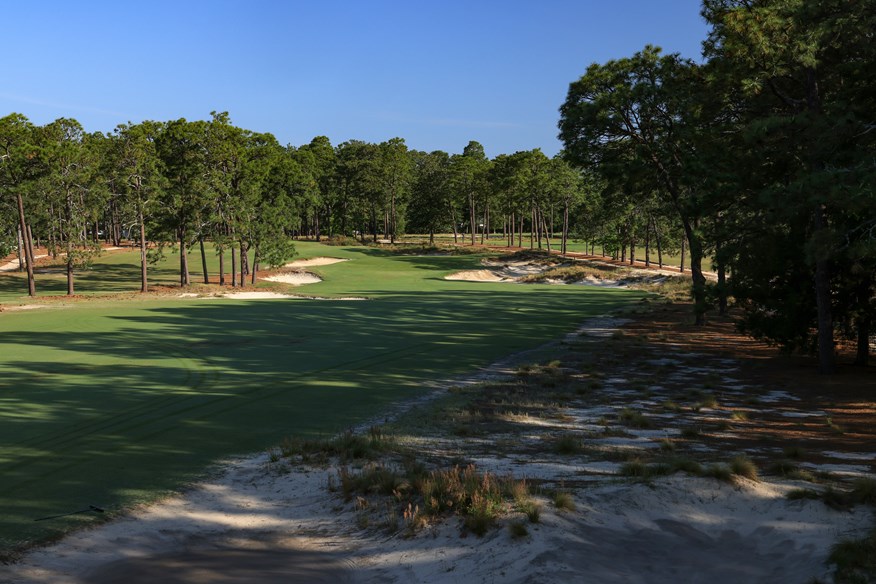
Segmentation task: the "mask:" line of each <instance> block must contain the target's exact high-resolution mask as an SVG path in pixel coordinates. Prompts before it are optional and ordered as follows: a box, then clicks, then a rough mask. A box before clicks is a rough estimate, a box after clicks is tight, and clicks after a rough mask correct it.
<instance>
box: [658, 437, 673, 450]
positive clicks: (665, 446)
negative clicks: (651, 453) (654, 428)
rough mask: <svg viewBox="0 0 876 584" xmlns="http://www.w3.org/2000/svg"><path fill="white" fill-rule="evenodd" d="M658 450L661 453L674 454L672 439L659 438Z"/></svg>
mask: <svg viewBox="0 0 876 584" xmlns="http://www.w3.org/2000/svg"><path fill="white" fill-rule="evenodd" d="M660 450H662V451H663V452H675V442H674V441H673V440H672V438H661V439H660Z"/></svg>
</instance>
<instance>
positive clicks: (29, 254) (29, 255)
mask: <svg viewBox="0 0 876 584" xmlns="http://www.w3.org/2000/svg"><path fill="white" fill-rule="evenodd" d="M16 198H17V203H18V226H19V229H21V233H22V235H23V236H24V238H25V240H26V241H25V242H24V261H25V262H26V263H27V293H28V295H29V296H36V282H35V281H34V279H33V245H32V244H31V237H30V230H29V229H28V225H27V221H25V218H24V202H23V201H22V200H21V194H18V195H16Z"/></svg>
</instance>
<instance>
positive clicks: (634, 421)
mask: <svg viewBox="0 0 876 584" xmlns="http://www.w3.org/2000/svg"><path fill="white" fill-rule="evenodd" d="M618 420H620V421H621V423H623V424H624V425H626V426H630V427H632V428H639V429H642V430H644V429H647V428H653V427H654V422H653V421H651V418H649V417H648V416H646V415H645V414H643V413H642V412H637V411H635V410H631V409H630V408H624V409H622V410H621V412H620V414H618Z"/></svg>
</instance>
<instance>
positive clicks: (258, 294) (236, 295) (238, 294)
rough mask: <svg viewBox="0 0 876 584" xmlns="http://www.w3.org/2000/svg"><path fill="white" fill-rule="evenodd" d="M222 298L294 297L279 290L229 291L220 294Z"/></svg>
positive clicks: (264, 298)
mask: <svg viewBox="0 0 876 584" xmlns="http://www.w3.org/2000/svg"><path fill="white" fill-rule="evenodd" d="M222 298H232V299H234V300H273V299H278V298H294V296H289V295H288V294H280V293H279V292H231V293H229V294H222Z"/></svg>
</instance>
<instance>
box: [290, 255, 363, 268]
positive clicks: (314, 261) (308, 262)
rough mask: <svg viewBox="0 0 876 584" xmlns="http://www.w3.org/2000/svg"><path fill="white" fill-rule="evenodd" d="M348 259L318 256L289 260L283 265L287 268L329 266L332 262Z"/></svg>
mask: <svg viewBox="0 0 876 584" xmlns="http://www.w3.org/2000/svg"><path fill="white" fill-rule="evenodd" d="M348 261H350V260H348V259H342V258H327V257H318V258H307V259H305V260H295V261H294V262H289V263H288V264H286V265H285V266H283V267H286V268H309V267H312V266H329V265H331V264H337V263H340V262H348Z"/></svg>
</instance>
